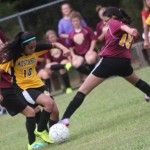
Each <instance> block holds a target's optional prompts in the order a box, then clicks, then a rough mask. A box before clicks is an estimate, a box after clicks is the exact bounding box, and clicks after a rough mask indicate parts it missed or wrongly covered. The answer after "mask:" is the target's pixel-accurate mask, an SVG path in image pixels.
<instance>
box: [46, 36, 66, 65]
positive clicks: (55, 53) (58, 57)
mask: <svg viewBox="0 0 150 150" xmlns="http://www.w3.org/2000/svg"><path fill="white" fill-rule="evenodd" d="M57 42H59V43H61V44H62V45H64V46H66V47H67V45H66V44H65V41H64V40H63V39H61V38H59V39H58V40H57ZM45 58H46V59H50V60H51V62H58V63H60V62H61V61H62V60H63V59H67V58H66V57H64V56H63V51H62V50H61V49H58V48H52V49H50V50H49V51H48V52H47V53H46V54H45Z"/></svg>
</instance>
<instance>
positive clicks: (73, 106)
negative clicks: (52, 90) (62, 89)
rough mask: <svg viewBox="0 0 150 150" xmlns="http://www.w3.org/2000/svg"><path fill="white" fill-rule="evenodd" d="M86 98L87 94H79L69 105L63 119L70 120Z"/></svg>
mask: <svg viewBox="0 0 150 150" xmlns="http://www.w3.org/2000/svg"><path fill="white" fill-rule="evenodd" d="M84 98H85V94H83V93H82V92H77V94H76V95H75V97H74V98H73V100H72V101H71V102H70V104H69V105H68V107H67V109H66V111H65V113H64V115H63V117H62V119H65V118H70V117H71V116H72V114H73V113H74V112H75V111H76V109H77V108H79V107H80V105H81V104H82V102H83V101H84Z"/></svg>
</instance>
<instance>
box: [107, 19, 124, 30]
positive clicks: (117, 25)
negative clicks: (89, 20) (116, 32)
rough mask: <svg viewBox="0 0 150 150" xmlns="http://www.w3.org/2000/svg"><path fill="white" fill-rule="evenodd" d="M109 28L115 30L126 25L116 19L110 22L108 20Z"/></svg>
mask: <svg viewBox="0 0 150 150" xmlns="http://www.w3.org/2000/svg"><path fill="white" fill-rule="evenodd" d="M108 25H109V27H110V28H111V27H112V28H117V29H120V27H121V26H122V25H126V24H125V23H123V22H122V21H120V20H116V19H112V20H110V21H109V24H108Z"/></svg>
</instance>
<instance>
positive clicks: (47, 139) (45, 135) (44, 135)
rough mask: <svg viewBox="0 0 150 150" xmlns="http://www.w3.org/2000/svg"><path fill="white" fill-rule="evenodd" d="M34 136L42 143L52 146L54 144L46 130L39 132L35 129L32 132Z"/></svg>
mask: <svg viewBox="0 0 150 150" xmlns="http://www.w3.org/2000/svg"><path fill="white" fill-rule="evenodd" d="M34 133H35V135H36V136H37V137H40V138H41V139H42V140H43V141H44V142H46V143H49V144H53V143H54V142H53V141H52V140H51V139H50V137H49V135H48V132H47V131H46V130H44V131H42V132H39V131H37V129H35V131H34Z"/></svg>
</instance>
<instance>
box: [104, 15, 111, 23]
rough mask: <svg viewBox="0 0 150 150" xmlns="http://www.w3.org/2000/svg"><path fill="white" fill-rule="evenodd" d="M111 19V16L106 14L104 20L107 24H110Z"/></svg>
mask: <svg viewBox="0 0 150 150" xmlns="http://www.w3.org/2000/svg"><path fill="white" fill-rule="evenodd" d="M110 19H111V18H109V17H107V16H104V17H103V21H104V23H105V24H108V22H109V20H110Z"/></svg>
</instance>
